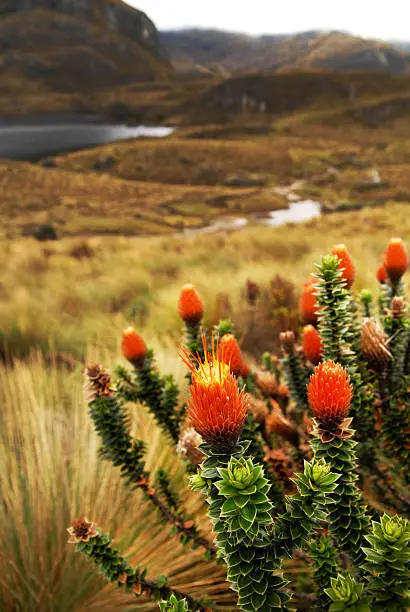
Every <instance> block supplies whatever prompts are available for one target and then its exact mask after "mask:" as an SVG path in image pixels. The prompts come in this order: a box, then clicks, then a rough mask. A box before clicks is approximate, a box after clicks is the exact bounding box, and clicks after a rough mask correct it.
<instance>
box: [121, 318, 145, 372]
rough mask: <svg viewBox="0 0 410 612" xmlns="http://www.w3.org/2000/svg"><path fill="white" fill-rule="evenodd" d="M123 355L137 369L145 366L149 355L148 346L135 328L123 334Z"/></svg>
mask: <svg viewBox="0 0 410 612" xmlns="http://www.w3.org/2000/svg"><path fill="white" fill-rule="evenodd" d="M121 348H122V354H123V355H124V357H125V359H128V361H129V362H131V363H132V365H134V366H135V367H141V366H142V365H143V364H144V361H145V357H146V355H147V345H146V344H145V342H144V339H143V338H142V337H141V336H140V335H139V334H137V332H136V331H135V329H134V328H133V327H128V328H127V329H125V330H124V331H123V333H122V343H121Z"/></svg>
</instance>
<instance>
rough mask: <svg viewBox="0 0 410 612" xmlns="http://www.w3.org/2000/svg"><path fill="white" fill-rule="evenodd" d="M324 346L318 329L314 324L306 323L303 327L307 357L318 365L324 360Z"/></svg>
mask: <svg viewBox="0 0 410 612" xmlns="http://www.w3.org/2000/svg"><path fill="white" fill-rule="evenodd" d="M322 348H323V347H322V340H321V338H320V335H319V332H318V331H317V329H316V328H315V327H313V325H306V326H305V327H304V328H303V352H304V353H305V357H306V359H308V360H309V361H310V362H311V363H313V365H317V364H318V363H319V361H321V360H322Z"/></svg>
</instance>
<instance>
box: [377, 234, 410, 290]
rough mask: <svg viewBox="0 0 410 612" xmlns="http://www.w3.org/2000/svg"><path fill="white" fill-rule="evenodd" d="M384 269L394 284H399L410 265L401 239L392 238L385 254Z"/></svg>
mask: <svg viewBox="0 0 410 612" xmlns="http://www.w3.org/2000/svg"><path fill="white" fill-rule="evenodd" d="M383 263H384V267H385V269H386V272H387V275H388V277H389V278H390V280H391V281H392V283H397V282H398V281H399V280H400V279H401V277H402V276H403V274H404V273H405V271H406V270H407V266H408V265H409V254H408V252H407V249H406V246H405V244H404V242H403V240H402V239H401V238H392V239H391V240H390V242H389V245H388V247H387V249H386V251H385V253H384V258H383Z"/></svg>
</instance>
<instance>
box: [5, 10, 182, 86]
mask: <svg viewBox="0 0 410 612" xmlns="http://www.w3.org/2000/svg"><path fill="white" fill-rule="evenodd" d="M170 70H171V64H170V62H169V60H168V56H167V52H166V50H165V48H164V47H163V45H162V44H161V43H160V40H159V34H158V31H157V29H156V27H155V25H154V24H153V22H152V21H151V20H150V19H149V18H148V17H147V15H145V13H143V12H142V11H138V10H136V9H133V8H131V7H130V6H128V5H127V4H125V3H124V2H122V1H121V0H0V78H1V77H2V80H3V82H5V81H8V82H11V81H13V83H15V82H16V81H17V80H18V79H20V81H21V80H22V79H23V80H24V79H28V80H32V79H42V80H43V81H44V82H45V85H46V86H47V88H50V89H54V90H58V91H72V90H77V89H84V88H85V89H87V88H93V89H95V88H105V87H107V86H110V85H118V84H123V83H129V82H132V81H138V80H153V79H154V80H155V79H157V78H163V77H164V76H166V75H167V73H168V72H169V71H170Z"/></svg>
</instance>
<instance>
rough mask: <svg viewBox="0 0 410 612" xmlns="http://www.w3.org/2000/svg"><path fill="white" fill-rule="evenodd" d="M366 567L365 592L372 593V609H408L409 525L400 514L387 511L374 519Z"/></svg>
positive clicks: (366, 552) (409, 575)
mask: <svg viewBox="0 0 410 612" xmlns="http://www.w3.org/2000/svg"><path fill="white" fill-rule="evenodd" d="M366 540H367V541H368V543H369V544H370V548H364V549H363V550H364V553H365V555H366V560H365V562H364V563H363V567H364V569H365V570H367V572H369V574H370V578H369V582H368V584H367V587H366V592H367V593H368V594H369V595H371V596H372V598H373V602H372V610H380V611H382V610H389V612H405V611H406V610H408V608H409V606H410V525H409V522H408V521H407V520H406V519H404V518H401V517H399V516H397V515H396V516H393V517H389V516H388V515H387V514H384V515H383V516H382V517H381V519H380V521H373V522H372V533H371V535H368V536H366Z"/></svg>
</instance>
